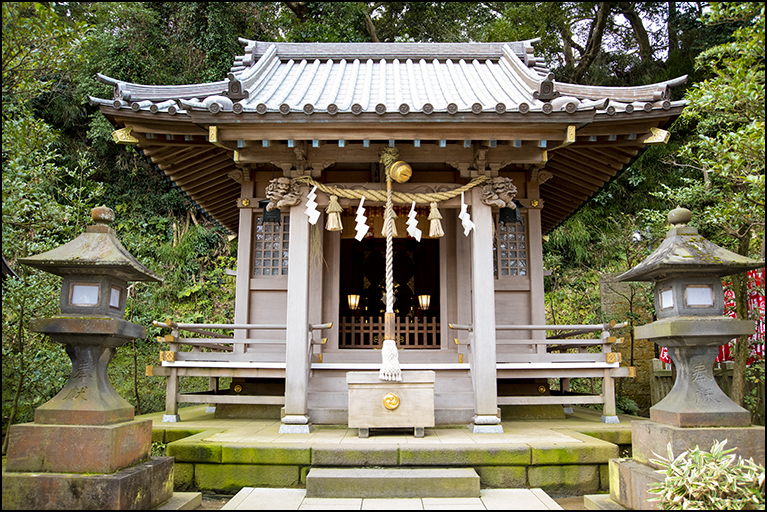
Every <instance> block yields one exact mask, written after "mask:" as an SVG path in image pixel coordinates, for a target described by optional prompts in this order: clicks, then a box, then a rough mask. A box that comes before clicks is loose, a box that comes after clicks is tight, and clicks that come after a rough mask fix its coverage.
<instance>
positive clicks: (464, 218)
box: [458, 192, 474, 236]
mask: <svg viewBox="0 0 767 512" xmlns="http://www.w3.org/2000/svg"><path fill="white" fill-rule="evenodd" d="M467 208H468V205H467V204H466V203H465V202H464V199H463V192H461V213H460V214H459V215H458V218H459V219H461V224H462V225H463V236H469V232H470V231H471V230H472V229H474V223H473V222H472V221H471V216H470V215H469V212H468V211H466V210H467Z"/></svg>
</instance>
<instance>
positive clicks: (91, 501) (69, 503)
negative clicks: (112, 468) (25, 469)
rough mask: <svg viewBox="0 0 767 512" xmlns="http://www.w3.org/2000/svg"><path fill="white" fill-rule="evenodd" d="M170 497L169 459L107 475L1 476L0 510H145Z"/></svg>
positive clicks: (171, 472)
mask: <svg viewBox="0 0 767 512" xmlns="http://www.w3.org/2000/svg"><path fill="white" fill-rule="evenodd" d="M172 496H173V457H155V458H152V459H151V460H149V461H147V462H143V463H141V464H137V465H135V466H132V467H130V468H126V469H122V470H120V471H117V472H115V473H111V474H96V475H94V474H75V473H17V472H10V471H4V472H3V509H8V510H30V509H31V510H42V509H59V510H61V509H79V510H105V509H112V510H115V509H117V510H145V509H150V508H155V507H158V506H160V505H162V504H163V503H165V502H167V501H168V500H170V499H171V497H172Z"/></svg>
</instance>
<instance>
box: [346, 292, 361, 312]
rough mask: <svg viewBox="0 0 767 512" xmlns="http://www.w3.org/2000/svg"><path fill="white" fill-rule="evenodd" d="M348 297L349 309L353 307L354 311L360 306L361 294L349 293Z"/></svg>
mask: <svg viewBox="0 0 767 512" xmlns="http://www.w3.org/2000/svg"><path fill="white" fill-rule="evenodd" d="M346 298H347V300H348V301H349V309H351V310H352V311H354V310H356V309H357V308H358V307H360V296H359V295H357V294H349V295H348V296H347V297H346Z"/></svg>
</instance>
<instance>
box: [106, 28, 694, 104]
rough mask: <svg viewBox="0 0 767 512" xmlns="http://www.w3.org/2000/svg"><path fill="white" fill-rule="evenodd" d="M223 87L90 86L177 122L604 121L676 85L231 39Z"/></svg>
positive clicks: (493, 46)
mask: <svg viewBox="0 0 767 512" xmlns="http://www.w3.org/2000/svg"><path fill="white" fill-rule="evenodd" d="M240 42H242V43H243V44H245V45H246V46H245V53H244V55H241V56H238V57H236V58H235V62H234V66H233V67H232V71H231V72H230V73H229V75H228V80H222V81H220V82H211V83H205V84H196V85H182V86H147V85H141V84H133V83H128V82H122V81H119V80H115V79H112V78H109V77H106V76H104V75H98V78H99V79H100V80H101V81H102V82H105V83H109V84H111V85H113V86H114V88H115V90H114V98H113V99H112V100H102V99H97V98H91V100H92V102H93V103H96V104H102V105H109V104H111V105H112V106H113V107H114V108H118V109H121V108H131V109H133V110H135V111H151V112H153V113H161V112H162V113H168V114H172V115H175V114H184V113H186V111H188V110H193V111H194V110H199V111H209V112H212V113H218V112H233V113H235V114H251V115H252V114H258V115H264V114H268V113H277V112H279V113H281V114H283V115H313V114H329V115H348V114H352V115H359V114H363V113H375V114H378V115H386V114H399V115H403V116H407V115H409V114H415V113H418V114H426V115H432V114H438V115H439V114H443V115H444V114H447V115H455V114H464V113H474V114H483V113H491V114H504V113H520V114H526V113H528V112H543V113H545V114H550V113H552V112H557V111H564V112H567V113H570V114H574V113H575V112H578V111H583V110H590V111H596V112H598V113H606V114H608V115H612V114H614V113H616V112H626V113H632V112H633V111H635V110H645V111H651V110H654V109H669V108H670V106H671V102H670V101H669V96H670V94H669V88H670V87H672V86H674V85H678V84H680V83H683V82H684V80H685V79H686V77H681V78H678V79H675V80H670V81H667V82H662V83H658V84H652V85H646V86H638V87H593V86H582V85H574V84H564V83H558V82H554V81H553V80H552V75H550V73H549V70H548V69H547V68H545V67H543V66H542V65H541V64H540V63H539V62H538V61H537V60H536V58H535V57H534V56H533V46H532V43H533V42H534V41H522V42H515V43H419V44H413V43H313V44H310V45H309V44H306V43H263V42H257V41H251V40H247V39H241V40H240Z"/></svg>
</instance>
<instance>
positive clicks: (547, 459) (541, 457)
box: [530, 432, 620, 466]
mask: <svg viewBox="0 0 767 512" xmlns="http://www.w3.org/2000/svg"><path fill="white" fill-rule="evenodd" d="M568 435H569V436H570V437H572V438H573V442H569V443H568V442H553V443H540V442H536V443H530V448H531V458H532V462H531V463H532V464H533V465H540V466H543V465H550V464H562V465H567V464H599V463H604V461H606V460H609V459H611V458H615V457H618V455H619V452H620V449H619V448H618V446H617V445H615V444H613V443H610V442H607V441H602V440H601V439H597V438H595V437H592V436H588V435H585V434H580V433H578V432H568Z"/></svg>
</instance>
